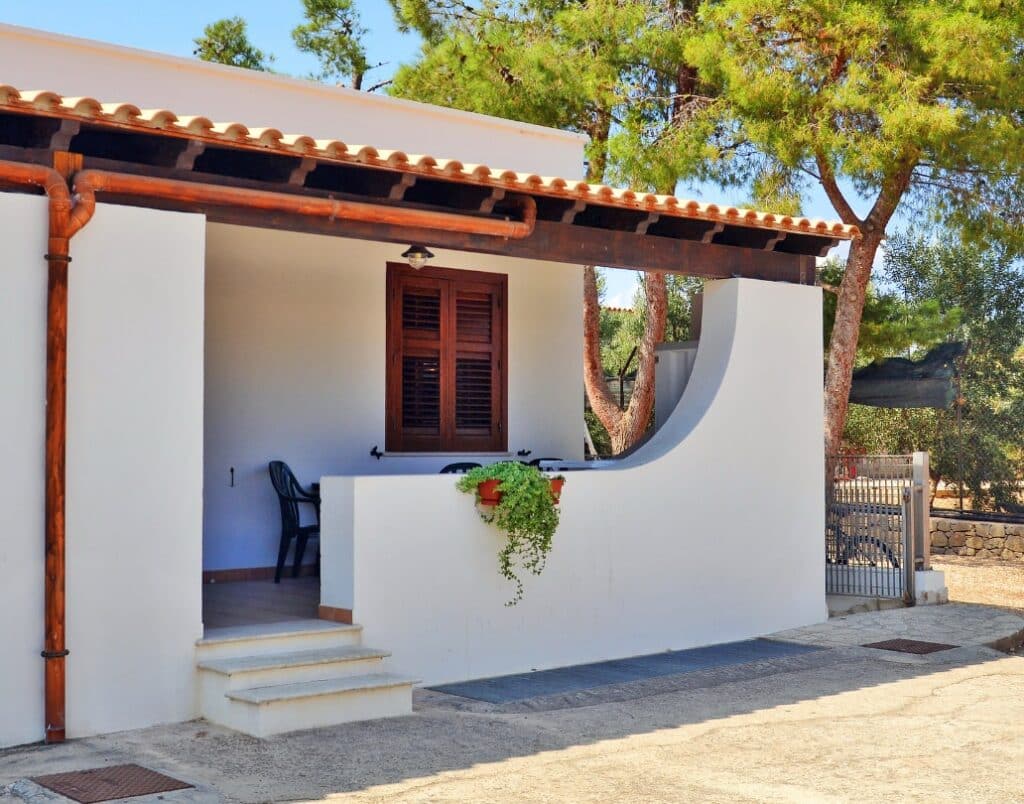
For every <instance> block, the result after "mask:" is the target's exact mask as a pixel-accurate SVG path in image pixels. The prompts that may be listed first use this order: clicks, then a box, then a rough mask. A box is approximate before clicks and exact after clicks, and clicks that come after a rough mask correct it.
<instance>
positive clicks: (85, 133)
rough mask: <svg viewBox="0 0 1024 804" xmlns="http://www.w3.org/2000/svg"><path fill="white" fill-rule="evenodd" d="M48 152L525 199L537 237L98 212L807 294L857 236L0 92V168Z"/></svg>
mask: <svg viewBox="0 0 1024 804" xmlns="http://www.w3.org/2000/svg"><path fill="white" fill-rule="evenodd" d="M58 152H70V153H73V154H76V155H78V156H80V158H81V165H82V169H85V170H89V169H95V170H103V171H108V172H115V173H123V174H134V175H146V176H152V177H159V178H166V179H176V180H181V181H189V182H198V183H202V184H206V185H218V186H223V187H234V188H242V189H250V190H261V191H270V192H274V193H282V194H290V195H300V196H304V197H311V198H329V199H337V200H341V201H353V202H358V203H372V204H375V205H380V206H382V207H396V208H404V209H422V210H428V211H432V212H439V213H448V214H451V213H455V214H458V215H462V216H468V217H480V218H484V219H493V220H505V219H508V218H509V217H512V218H515V217H516V216H517V213H516V210H517V207H518V206H521V204H522V201H523V198H524V197H529V198H532V199H533V201H534V203H535V205H536V209H537V221H536V225H535V227H534V230H533V232H532V233H531V234H530V236H528V237H525V238H522V239H517V240H512V239H505V238H495V237H493V236H489V235H478V234H467V233H460V232H454V231H448V230H445V229H437V228H433V229H427V228H418V227H415V226H410V225H404V224H382V223H367V222H360V221H351V220H331V219H316V218H310V217H309V216H306V215H300V214H292V213H288V212H280V211H266V210H259V209H252V208H244V207H239V206H232V205H221V204H211V203H205V202H197V201H194V200H187V199H168V198H161V199H155V198H147V197H138V196H119V195H118V194H116V193H110V194H107V195H105V196H104V200H105V201H107V202H110V203H122V204H129V205H139V206H147V207H155V208H163V209H173V210H180V211H190V212H202V213H204V214H205V215H206V216H207V217H208V219H209V220H211V221H214V222H222V223H231V224H236V225H242V226H255V227H260V228H272V229H284V230H290V231H299V232H310V233H315V234H323V235H333V236H341V237H351V238H358V239H366V240H378V241H384V242H394V243H409V242H417V243H424V244H428V245H432V246H437V247H441V248H451V249H457V250H462V251H470V252H478V253H483V254H502V255H505V256H512V257H521V258H527V259H543V260H549V261H553V262H564V263H572V264H594V265H602V266H608V267H615V268H628V269H644V270H652V271H663V272H666V273H676V274H689V275H695V276H703V277H707V278H725V277H735V276H739V277H748V278H758V279H769V280H776V281H787V282H797V283H805V284H806V283H812V282H813V281H814V263H815V259H814V258H815V257H818V256H823V255H824V254H825V253H827V252H828V250H829V249H831V248H832V247H833V246H834V245H836V243H837V242H838V241H839V240H843V239H851V238H854V237H857V236H859V232H858V231H857V229H856V227H854V226H848V225H844V224H842V223H836V222H828V221H821V220H811V219H808V218H802V217H793V216H784V215H774V214H771V213H764V212H756V211H754V210H747V209H740V208H736V207H729V206H718V205H715V204H702V203H699V202H696V201H687V200H682V199H678V198H675V197H674V196H664V195H655V194H651V193H643V192H636V191H631V190H620V189H615V188H611V187H605V186H593V185H589V184H587V183H586V182H581V181H570V180H566V179H561V178H558V177H553V178H545V177H541V176H537V175H534V174H524V173H518V172H514V171H507V170H495V169H492V168H489V167H487V166H485V165H466V164H463V163H462V162H459V161H457V160H443V159H437V158H435V157H431V156H416V155H408V154H405V153H404V152H401V151H383V150H379V149H377V148H373V147H371V146H349V145H347V144H345V143H343V142H340V141H338V140H329V141H325V140H314V139H313V138H311V137H307V136H302V135H284V134H282V133H281V132H280V131H278V130H276V129H250V128H247V127H246V126H244V125H242V124H240V123H226V124H215V123H213V122H211V121H210V120H209V119H207V118H202V117H179V116H178V115H176V114H175V113H173V112H170V111H167V110H150V111H141V110H140V109H139V108H138V107H135V106H132V105H131V104H102V103H100V102H98V101H95V100H92V99H90V98H63V97H61V96H60V95H57V94H56V93H53V92H22V91H19V90H16V89H14V88H11V87H6V86H0V159H5V160H9V161H18V162H27V163H33V164H41V165H52V164H53V159H54V154H55V153H58Z"/></svg>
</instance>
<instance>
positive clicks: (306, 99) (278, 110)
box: [0, 25, 585, 179]
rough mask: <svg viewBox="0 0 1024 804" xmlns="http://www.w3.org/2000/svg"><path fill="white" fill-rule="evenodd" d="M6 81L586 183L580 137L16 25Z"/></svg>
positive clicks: (8, 44)
mask: <svg viewBox="0 0 1024 804" xmlns="http://www.w3.org/2000/svg"><path fill="white" fill-rule="evenodd" d="M0 82H3V83H6V84H11V85H12V86H15V87H17V88H18V89H25V90H38V89H49V90H53V91H55V92H59V93H60V94H62V95H67V96H71V97H79V96H87V97H92V98H96V99H98V100H100V101H102V102H105V103H106V102H129V103H134V104H135V105H136V106H139V107H141V108H143V109H146V108H165V109H171V110H172V111H174V112H175V113H177V114H179V115H182V116H184V115H203V116H205V117H209V118H211V119H213V120H214V121H215V122H227V121H236V122H240V123H243V124H245V125H247V126H249V127H250V128H257V127H272V128H277V129H279V130H281V131H283V132H285V133H286V134H308V135H310V136H312V137H316V138H323V139H328V138H335V139H340V140H342V141H344V142H346V143H350V144H353V143H354V144H363V145H374V146H377V147H379V148H399V149H403V150H407V151H409V152H413V153H429V154H433V155H434V156H439V157H449V158H455V159H460V160H462V161H463V162H474V163H481V162H482V163H484V164H488V165H491V166H492V167H498V168H511V169H514V170H520V171H524V172H535V173H539V174H541V175H556V176H564V177H565V178H569V179H581V178H583V167H584V166H583V143H584V141H585V140H584V138H583V137H581V136H580V135H576V134H569V133H566V132H562V131H557V130H554V129H547V128H542V127H540V126H532V125H528V124H525V123H516V122H510V121H507V120H500V119H498V118H493V117H485V116H483V115H475V114H469V113H466V112H458V111H453V110H450V109H443V108H439V107H436V106H428V105H426V104H421V103H412V102H410V101H403V100H398V99H395V98H389V97H387V96H384V95H379V94H371V93H367V92H355V91H352V90H348V89H344V88H340V87H332V86H327V85H324V84H319V83H314V82H311V81H304V80H298V79H294V78H288V77H286V76H280V75H271V74H268V73H260V72H254V71H252V70H240V69H236V68H233V67H225V66H222V65H219V64H207V63H205V62H201V61H199V60H197V59H182V58H178V57H174V56H166V55H163V54H160V53H151V52H148V51H143V50H135V49H131V48H125V47H119V46H115V45H109V44H106V43H102V42H95V41H90V40H86V39H75V38H72V37H67V36H59V35H56V34H51V33H46V32H44V31H36V30H32V29H28V28H20V27H16V26H10V25H0Z"/></svg>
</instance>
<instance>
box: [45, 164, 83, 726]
mask: <svg viewBox="0 0 1024 804" xmlns="http://www.w3.org/2000/svg"><path fill="white" fill-rule="evenodd" d="M53 161H54V164H53V166H54V168H55V169H56V170H57V172H58V173H60V174H61V175H62V176H64V177H65V179H70V177H71V176H72V175H73V174H74V173H75V171H77V170H79V169H80V168H81V165H82V157H81V156H78V155H75V154H69V153H66V152H58V153H56V154H54V160H53ZM68 243H69V235H68V210H66V209H58V208H56V207H55V205H53V204H51V207H50V237H49V244H48V249H47V254H46V261H47V265H48V271H49V280H48V284H47V309H46V498H45V499H46V535H45V543H46V582H45V598H46V603H45V605H46V609H45V629H46V633H45V642H44V650H43V654H42V655H43V658H44V660H45V662H46V665H45V667H46V669H45V696H46V704H45V705H46V742H48V743H59V742H63V741H64V726H65V666H64V663H65V657H66V656H67V655H68V651H67V648H66V645H65V618H64V612H65V595H64V574H65V565H64V546H65V522H64V495H65V470H64V466H65V447H66V433H67V427H66V425H67V340H68V263H69V262H71V257H70V256H69V247H68Z"/></svg>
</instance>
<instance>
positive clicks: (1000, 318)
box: [845, 230, 1024, 507]
mask: <svg viewBox="0 0 1024 804" xmlns="http://www.w3.org/2000/svg"><path fill="white" fill-rule="evenodd" d="M880 278H881V280H882V281H884V282H885V283H886V285H887V286H888V287H891V288H892V289H893V291H894V292H895V293H896V294H898V295H900V296H903V297H905V298H906V299H908V300H909V303H910V304H912V305H913V304H919V303H922V302H929V303H933V304H936V305H937V306H938V309H939V311H940V313H941V314H943V315H950V314H952V313H954V312H955V313H956V316H955V319H951V320H955V326H954V327H953V328H952V329H951V331H950V332H949V334H948V336H947V337H946V339H950V340H953V339H956V340H963V341H966V342H967V344H968V352H967V354H966V355H965V357H964V358H963V359H962V361H961V366H960V374H961V396H962V398H963V408H962V422H961V425H960V426H959V427H958V425H957V420H956V410H955V409H950V410H905V411H896V410H885V409H880V408H867V407H861V406H857V405H851V407H850V414H849V418H848V421H847V427H846V433H845V438H846V442H847V444H848V445H849V446H852V447H855V448H860V449H864V450H867V451H869V452H906V451H909V450H912V449H926V450H928V451H929V452H930V453H931V461H932V473H933V475H934V476H936V477H938V478H942V479H944V480H946V481H947V482H958V480H959V478H960V473H961V468H962V471H963V476H964V485H965V487H966V488H967V490H968V491H969V493H970V495H971V497H972V499H973V504H974V506H975V507H981V506H985V505H993V504H994V505H997V506H1003V507H1006V506H1011V505H1015V504H1017V502H1018V500H1019V494H1018V489H1017V485H1016V481H1017V478H1019V477H1021V476H1022V469H1024V467H1022V465H1021V461H1022V457H1024V360H1022V353H1021V347H1022V345H1024V281H1022V280H1024V276H1022V271H1021V266H1020V265H1019V263H1017V262H1015V261H1014V260H1012V259H1011V258H1010V256H1009V253H1008V251H1007V250H1006V249H1003V248H989V249H982V248H981V247H979V246H977V245H973V244H963V243H958V242H957V241H956V240H955V239H953V238H951V237H950V233H948V232H943V231H941V230H940V231H938V232H936V233H932V234H930V235H927V236H925V235H921V234H915V233H913V232H912V233H909V234H905V235H900V236H898V237H894V238H892V239H891V240H890V241H889V244H888V247H887V249H886V258H885V263H884V266H883V270H882V272H881V275H880ZM913 351H915V352H917V353H919V352H920V351H921V350H920V349H916V350H913Z"/></svg>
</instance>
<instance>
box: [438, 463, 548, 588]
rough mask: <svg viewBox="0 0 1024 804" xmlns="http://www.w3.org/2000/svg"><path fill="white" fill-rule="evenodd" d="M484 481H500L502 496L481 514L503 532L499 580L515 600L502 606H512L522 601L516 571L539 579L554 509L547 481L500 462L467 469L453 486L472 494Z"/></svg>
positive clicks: (524, 468)
mask: <svg viewBox="0 0 1024 804" xmlns="http://www.w3.org/2000/svg"><path fill="white" fill-rule="evenodd" d="M485 480H500V481H501V484H500V485H499V486H498V490H499V491H500V492H501V493H502V497H501V502H499V503H498V504H497V505H496V506H495V507H494V510H493V511H484V510H481V513H480V516H481V517H482V518H483V519H484V521H486V522H493V523H494V525H495V526H496V527H498V528H500V529H501V530H503V531H505V534H506V537H507V538H506V540H505V544H504V545H503V546H502V548H501V550H500V551H499V553H498V568H499V571H500V572H501V576H502V577H503V578H505V579H506V580H508V581H511V582H512V583H514V584H515V587H516V592H515V597H514V598H513V599H512V600H510V601H509V602H508V603H506V604H505V605H508V606H514V605H515V604H516V603H518V602H519V601H520V600H522V599H523V582H522V580H520V578H519V576H518V574H517V573H516V569H517V567H521V568H522V569H525V570H528V571H529V572H531V573H533V574H534V575H540V573H541V572H542V571H543V569H544V565H545V563H546V562H547V558H548V553H550V552H551V544H552V538H553V537H554V535H555V530H556V529H557V527H558V508H557V507H556V506H555V500H554V497H553V496H552V494H551V478H549V477H548V476H547V475H545V474H543V473H542V472H541V471H540V470H539V469H537V467H535V466H527V465H526V464H522V463H519V462H517V461H503V462H501V463H494V464H491V465H490V466H482V467H477V468H476V469H471V470H470V471H469V472H467V473H466V474H465V475H463V476H462V477H460V478H459V480H458V482H457V483H456V484H455V486H456V488H457V489H459V491H464V492H466V493H467V494H476V493H477V487H478V486H479V485H480V483H482V482H483V481H485Z"/></svg>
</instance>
